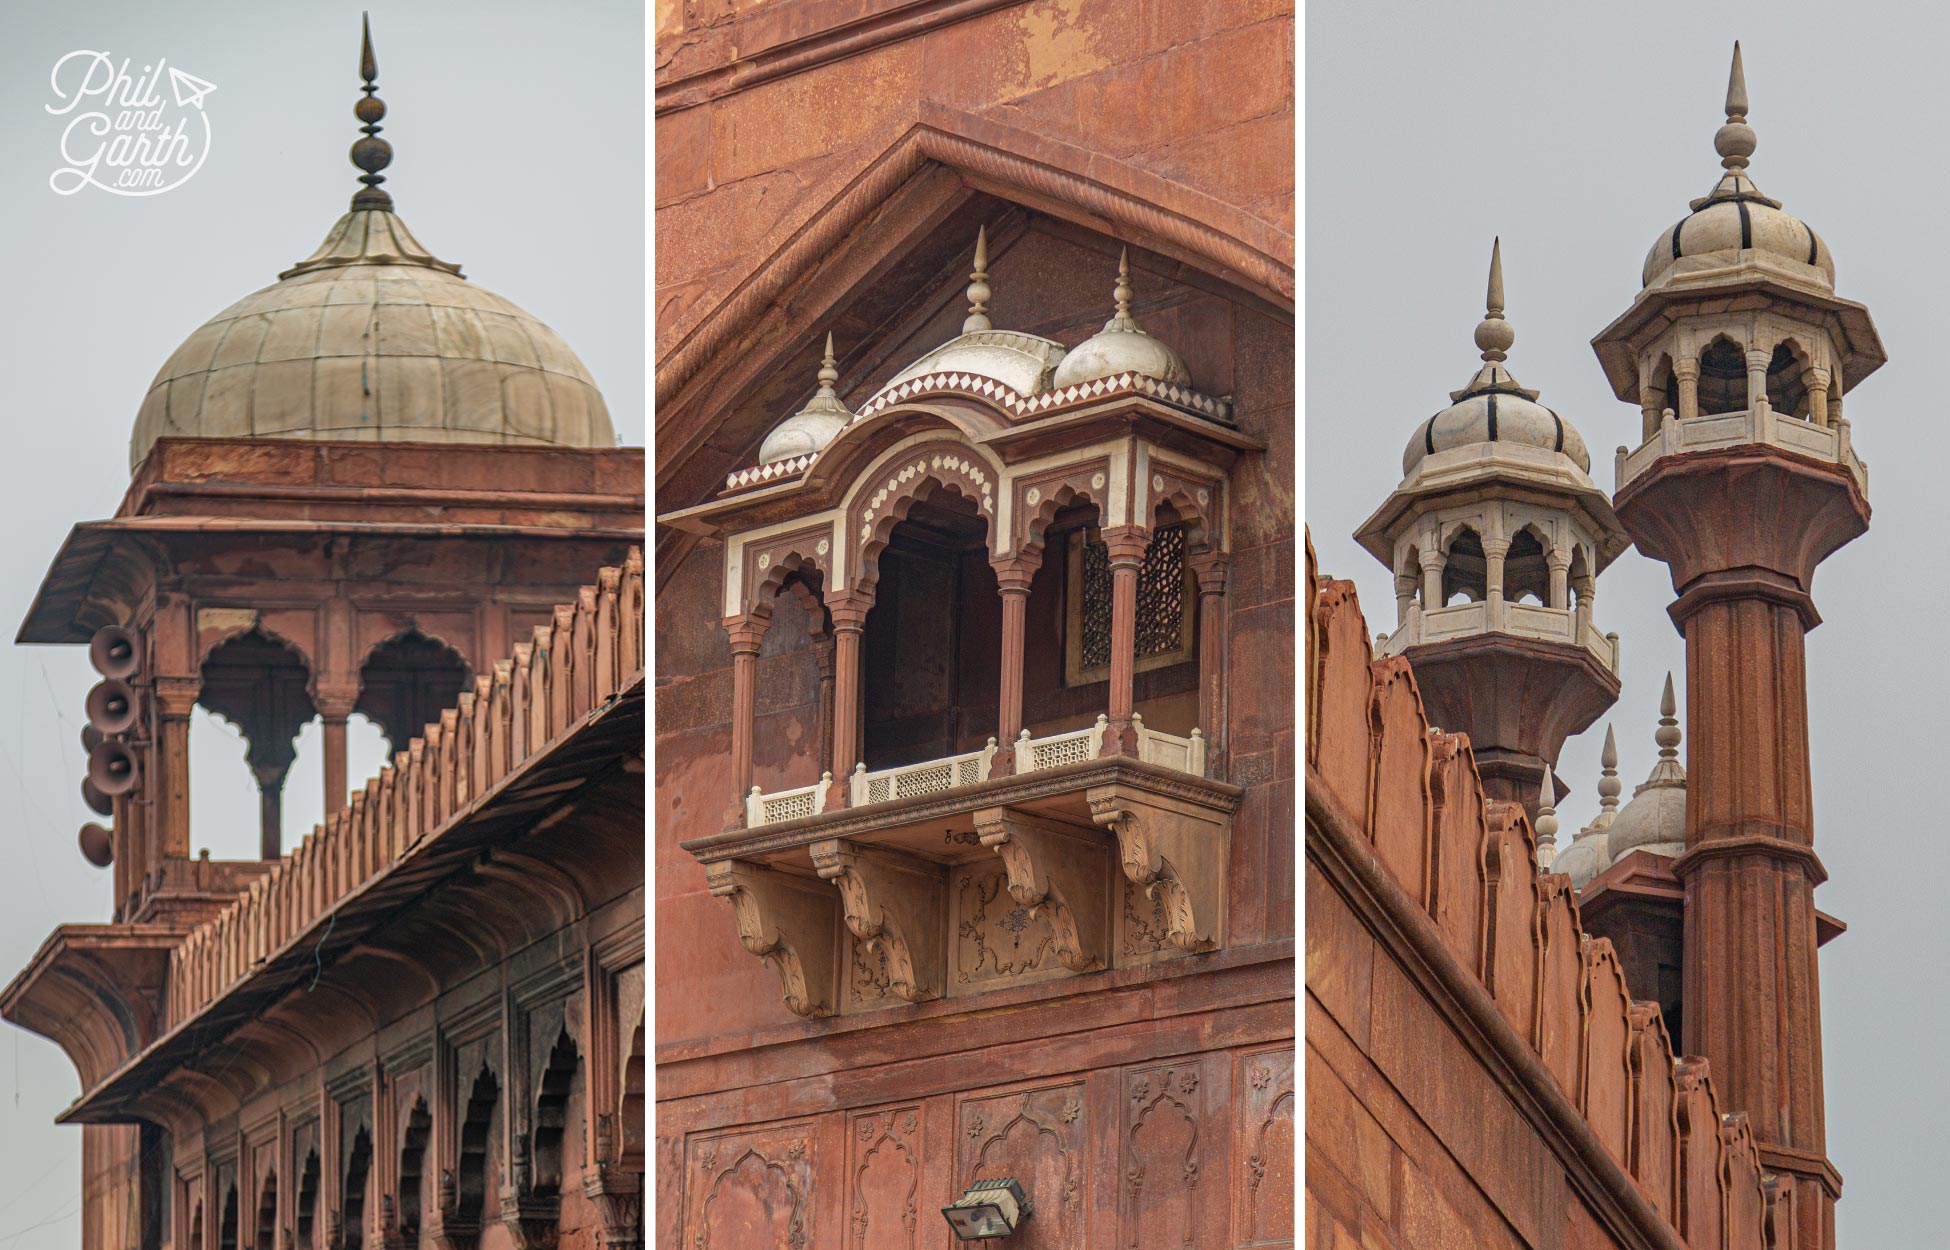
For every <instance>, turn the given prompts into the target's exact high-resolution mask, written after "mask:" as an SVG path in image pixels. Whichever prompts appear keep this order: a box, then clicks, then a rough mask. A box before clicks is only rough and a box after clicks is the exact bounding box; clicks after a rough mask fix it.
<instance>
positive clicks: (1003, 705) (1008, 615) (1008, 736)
mask: <svg viewBox="0 0 1950 1250" xmlns="http://www.w3.org/2000/svg"><path fill="white" fill-rule="evenodd" d="M1042 562H1043V553H1042V551H1041V549H1034V550H1029V551H1018V552H1015V553H1014V554H1012V555H1007V556H997V557H996V558H995V559H993V560H990V561H989V564H990V565H991V566H992V567H993V568H994V569H995V580H996V583H997V584H998V585H999V586H1000V587H1001V590H1002V691H1001V695H1000V698H999V699H998V701H997V705H996V706H997V716H996V720H997V722H998V724H997V728H996V735H995V740H996V743H997V745H998V747H999V748H1000V749H998V750H997V751H996V753H995V759H994V761H993V762H992V763H991V764H990V765H989V776H991V777H1006V776H1008V775H1009V774H1010V773H1013V772H1014V771H1015V770H1016V753H1015V742H1016V738H1017V737H1018V736H1019V735H1020V734H1021V733H1022V670H1023V627H1024V624H1025V622H1026V621H1027V620H1028V619H1029V584H1030V582H1031V581H1032V580H1033V579H1034V578H1035V576H1036V570H1037V568H1038V567H1039V566H1041V564H1042Z"/></svg>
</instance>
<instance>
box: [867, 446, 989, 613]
mask: <svg viewBox="0 0 1950 1250" xmlns="http://www.w3.org/2000/svg"><path fill="white" fill-rule="evenodd" d="M1001 490H1002V467H1001V465H1000V464H999V463H997V462H996V461H994V460H993V459H991V458H990V457H989V456H988V455H987V453H986V452H984V451H982V450H981V449H979V448H976V447H971V446H969V445H967V444H966V443H959V442H951V441H947V440H943V439H930V440H923V441H920V442H918V443H916V444H913V445H908V446H903V447H899V448H897V449H896V450H895V451H894V452H892V453H890V454H888V455H887V456H884V457H882V458H881V459H880V460H879V461H877V462H876V463H875V464H874V466H873V469H872V470H871V471H870V472H866V473H862V474H861V475H860V477H859V479H858V481H856V482H855V483H854V486H853V489H852V490H851V491H849V492H848V497H847V502H846V506H845V509H844V511H843V513H842V515H843V516H845V518H846V521H845V524H846V533H845V535H844V536H843V537H844V540H845V541H846V542H847V544H848V545H849V547H850V548H851V551H852V556H853V562H854V563H853V566H852V569H851V572H850V573H849V576H848V582H849V588H860V589H871V588H872V587H873V585H874V584H875V583H876V582H877V581H878V580H879V576H880V569H879V559H880V553H881V552H882V551H884V550H886V548H887V544H888V542H889V541H890V540H891V539H892V537H893V532H894V527H895V526H897V525H899V524H900V523H901V522H902V521H904V520H906V519H907V515H908V513H910V512H911V511H913V509H914V507H915V505H917V504H919V503H921V502H923V501H926V500H930V499H933V498H935V497H937V496H938V495H940V494H942V493H944V492H945V493H948V494H953V495H958V496H960V497H961V498H963V499H965V500H967V501H968V502H969V503H971V504H973V505H974V508H975V514H976V516H977V517H978V518H979V519H980V520H981V522H982V524H983V526H984V527H985V529H986V531H987V534H988V545H989V549H990V551H991V552H993V551H994V550H995V548H996V546H997V540H996V535H997V532H998V529H997V525H996V500H997V498H998V496H999V495H1000V494H1001Z"/></svg>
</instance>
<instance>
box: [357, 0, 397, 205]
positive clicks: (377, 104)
mask: <svg viewBox="0 0 1950 1250" xmlns="http://www.w3.org/2000/svg"><path fill="white" fill-rule="evenodd" d="M359 28H360V41H361V42H360V49H359V76H360V77H361V78H363V79H365V80H366V85H365V87H364V88H363V90H364V91H365V93H366V95H365V99H363V100H360V101H359V102H358V103H357V104H355V105H353V106H352V113H353V115H354V116H355V117H357V118H358V119H359V120H360V122H362V123H364V124H363V125H361V126H360V127H359V131H360V134H361V136H362V137H361V138H360V139H359V140H358V141H357V142H355V143H353V145H352V163H353V165H355V166H357V167H358V168H359V169H361V170H363V171H365V172H363V173H361V174H360V175H359V181H360V182H362V183H364V184H365V185H364V186H363V187H361V188H360V189H359V190H358V191H357V192H356V193H354V194H353V196H352V207H353V208H354V209H355V210H356V209H362V208H365V209H375V208H376V209H382V210H390V209H391V208H392V207H393V197H392V196H391V195H388V194H387V193H386V192H385V191H382V190H380V188H379V184H380V183H382V182H384V181H386V177H385V175H384V174H381V173H380V172H379V171H380V170H382V169H384V168H386V166H388V165H390V164H392V163H393V145H392V144H390V143H388V142H386V141H385V140H384V139H382V138H380V137H379V130H380V127H379V121H380V119H381V118H383V117H385V116H386V102H385V101H384V100H382V99H380V98H379V97H378V96H377V95H375V94H374V93H375V92H377V91H378V90H379V88H378V87H377V86H376V85H375V81H376V80H377V79H378V77H379V61H378V58H376V57H374V56H373V54H372V22H371V19H370V18H369V17H368V16H367V15H365V14H361V15H360V17H359Z"/></svg>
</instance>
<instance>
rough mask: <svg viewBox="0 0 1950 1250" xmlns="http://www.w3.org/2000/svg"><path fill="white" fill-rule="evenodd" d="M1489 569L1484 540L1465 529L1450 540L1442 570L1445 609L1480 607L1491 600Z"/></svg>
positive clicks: (1465, 527)
mask: <svg viewBox="0 0 1950 1250" xmlns="http://www.w3.org/2000/svg"><path fill="white" fill-rule="evenodd" d="M1489 579H1490V566H1489V560H1488V558H1487V557H1485V556H1484V554H1483V538H1482V535H1480V534H1478V533H1477V532H1476V531H1475V530H1474V529H1472V528H1470V527H1469V526H1467V525H1465V526H1463V527H1462V528H1460V529H1458V530H1457V531H1456V532H1455V534H1454V535H1453V536H1452V537H1451V538H1450V539H1449V550H1448V555H1447V562H1446V563H1445V564H1444V566H1443V569H1442V606H1443V607H1445V608H1446V607H1450V606H1452V605H1454V604H1458V603H1480V602H1482V601H1483V600H1484V599H1487V598H1489V593H1490V592H1489Z"/></svg>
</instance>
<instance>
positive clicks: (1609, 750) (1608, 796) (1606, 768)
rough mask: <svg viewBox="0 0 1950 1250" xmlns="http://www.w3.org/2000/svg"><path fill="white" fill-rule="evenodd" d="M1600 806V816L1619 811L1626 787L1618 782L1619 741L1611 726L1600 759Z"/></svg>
mask: <svg viewBox="0 0 1950 1250" xmlns="http://www.w3.org/2000/svg"><path fill="white" fill-rule="evenodd" d="M1598 764H1599V773H1598V806H1599V807H1600V808H1602V809H1603V811H1602V812H1601V813H1600V815H1601V816H1602V815H1605V814H1609V813H1615V812H1617V811H1618V794H1619V791H1621V790H1622V789H1624V787H1623V786H1622V785H1621V784H1620V783H1619V780H1618V739H1617V737H1616V736H1615V735H1614V734H1613V733H1612V727H1611V726H1610V725H1606V726H1605V749H1604V752H1603V753H1602V754H1601V755H1599V757H1598Z"/></svg>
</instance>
